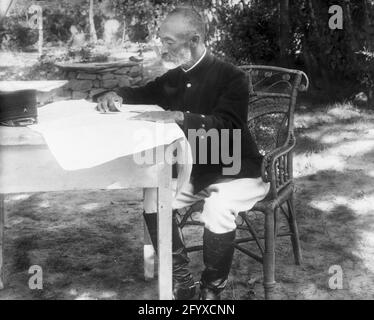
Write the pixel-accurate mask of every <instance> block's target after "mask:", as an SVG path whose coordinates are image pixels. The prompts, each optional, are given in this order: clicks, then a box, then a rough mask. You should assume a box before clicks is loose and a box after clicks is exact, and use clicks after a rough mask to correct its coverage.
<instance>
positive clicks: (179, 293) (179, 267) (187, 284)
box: [143, 213, 196, 300]
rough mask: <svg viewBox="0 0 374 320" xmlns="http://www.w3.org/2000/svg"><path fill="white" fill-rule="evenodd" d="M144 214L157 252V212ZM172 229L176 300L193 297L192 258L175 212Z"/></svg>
mask: <svg viewBox="0 0 374 320" xmlns="http://www.w3.org/2000/svg"><path fill="white" fill-rule="evenodd" d="M143 215H144V220H145V223H146V225H147V228H148V231H149V235H150V238H151V241H152V244H153V247H154V248H155V251H156V252H157V214H156V213H150V214H149V213H147V214H145V213H144V214H143ZM172 230H173V232H172V251H173V296H174V299H175V300H188V299H192V298H193V297H194V295H195V292H196V286H195V282H194V280H193V277H192V275H191V273H190V271H189V270H188V263H189V262H190V260H189V258H188V255H187V250H186V247H185V245H184V242H183V240H182V238H181V234H180V229H179V227H178V225H177V220H176V217H175V214H173V224H172Z"/></svg>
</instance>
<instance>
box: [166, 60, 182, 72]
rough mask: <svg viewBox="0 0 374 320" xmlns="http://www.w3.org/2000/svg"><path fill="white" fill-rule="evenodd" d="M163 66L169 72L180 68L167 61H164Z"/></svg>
mask: <svg viewBox="0 0 374 320" xmlns="http://www.w3.org/2000/svg"><path fill="white" fill-rule="evenodd" d="M162 65H163V66H164V68H165V69H167V70H171V69H175V68H178V67H179V65H178V64H176V63H175V62H172V61H165V60H162Z"/></svg>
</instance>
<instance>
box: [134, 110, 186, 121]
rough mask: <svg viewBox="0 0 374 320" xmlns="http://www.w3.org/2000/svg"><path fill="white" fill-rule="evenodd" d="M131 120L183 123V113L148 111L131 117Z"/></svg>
mask: <svg viewBox="0 0 374 320" xmlns="http://www.w3.org/2000/svg"><path fill="white" fill-rule="evenodd" d="M131 120H143V121H152V122H163V123H172V122H176V123H178V124H183V120H184V114H183V112H181V111H148V112H142V113H140V114H138V115H136V116H135V117H132V118H131Z"/></svg>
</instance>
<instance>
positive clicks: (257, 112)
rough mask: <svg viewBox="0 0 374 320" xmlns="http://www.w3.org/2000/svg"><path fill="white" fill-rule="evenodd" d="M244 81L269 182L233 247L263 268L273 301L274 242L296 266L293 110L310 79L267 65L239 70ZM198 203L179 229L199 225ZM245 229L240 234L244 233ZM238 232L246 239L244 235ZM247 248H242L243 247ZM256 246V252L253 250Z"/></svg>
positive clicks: (252, 126) (251, 124)
mask: <svg viewBox="0 0 374 320" xmlns="http://www.w3.org/2000/svg"><path fill="white" fill-rule="evenodd" d="M241 68H242V69H243V70H245V71H246V72H247V74H248V77H249V92H250V101H249V112H248V126H249V129H250V131H251V133H252V135H253V137H254V139H255V141H256V143H257V145H258V148H259V150H260V152H261V153H262V154H263V155H264V159H263V162H262V169H261V173H262V179H263V181H264V182H270V185H271V187H270V191H269V193H268V195H267V196H266V198H265V199H264V200H263V201H260V202H258V203H256V205H255V206H254V207H253V208H252V209H251V210H250V211H248V212H241V213H240V214H239V219H238V222H237V223H238V230H239V231H240V230H242V231H240V234H241V236H240V237H237V239H236V240H235V248H236V249H238V250H239V251H241V252H243V253H244V254H246V255H248V256H249V257H251V258H253V259H255V260H256V261H258V262H260V263H261V264H262V265H263V275H264V282H263V285H264V289H265V299H273V298H274V294H273V293H274V287H275V284H276V282H275V241H276V238H277V237H290V238H291V242H292V247H293V252H294V258H295V263H296V264H297V265H300V264H301V261H302V255H301V247H300V241H299V234H298V227H297V222H296V212H295V207H294V181H293V166H292V165H293V152H292V151H293V149H294V147H295V143H296V140H295V136H294V131H293V129H294V128H293V127H294V110H295V104H296V98H297V94H298V92H299V91H306V90H307V88H308V86H309V80H308V77H307V76H306V74H305V73H304V72H302V71H298V70H290V69H284V68H279V67H271V66H257V65H248V66H242V67H241ZM202 205H203V204H202V203H197V204H195V205H194V206H193V207H191V208H190V209H189V210H187V211H186V212H184V213H181V212H180V213H179V214H178V215H179V217H178V220H179V225H180V227H181V228H182V229H183V228H184V227H185V226H188V225H202V224H201V223H200V222H199V221H198V220H196V219H195V215H194V213H195V212H196V211H201V209H202ZM253 212H261V213H263V215H264V225H263V230H262V232H261V233H262V234H263V235H262V236H260V235H259V234H258V232H256V229H255V227H254V225H253V223H252V221H251V217H252V218H253ZM280 213H282V214H283V215H284V216H285V218H286V229H287V230H286V232H280V231H279V230H278V229H279V226H278V225H277V217H278V215H279V214H280ZM243 230H244V231H243ZM243 232H245V233H249V236H248V235H247V236H243V235H242V234H243ZM244 245H246V246H244ZM253 245H254V246H255V247H256V252H255V251H254V250H253ZM201 249H202V246H201V245H197V246H190V247H188V249H187V250H188V251H189V252H192V251H197V250H201Z"/></svg>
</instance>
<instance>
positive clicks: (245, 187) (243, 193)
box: [144, 178, 270, 234]
mask: <svg viewBox="0 0 374 320" xmlns="http://www.w3.org/2000/svg"><path fill="white" fill-rule="evenodd" d="M176 186H177V181H176V180H173V195H174V196H175V190H176ZM269 189H270V183H264V182H263V181H262V179H261V178H256V179H251V178H244V179H224V180H220V181H218V182H217V183H215V184H212V185H210V186H208V187H207V188H205V189H204V190H202V191H200V192H199V193H197V194H194V192H193V186H192V184H191V183H189V184H187V185H186V186H185V188H184V189H183V190H181V192H179V194H178V196H177V197H176V198H175V197H174V200H173V204H172V207H173V209H183V208H186V207H190V206H192V205H193V204H194V203H196V202H198V201H201V200H204V206H203V210H202V212H201V219H200V220H201V221H202V222H203V223H204V224H205V228H207V229H208V230H209V231H211V232H213V233H218V234H222V233H227V232H230V231H233V230H235V229H236V223H235V220H236V218H237V216H238V214H239V212H242V211H247V210H250V209H252V208H253V206H254V205H255V204H256V202H258V201H261V200H262V199H264V198H265V197H266V195H267V193H268V192H269ZM147 200H148V201H146V202H145V203H144V211H145V212H146V213H151V212H156V211H157V195H156V194H155V196H154V197H153V196H152V197H149V198H148V199H147Z"/></svg>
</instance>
